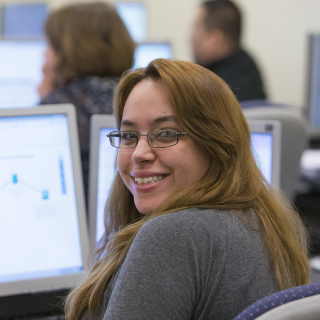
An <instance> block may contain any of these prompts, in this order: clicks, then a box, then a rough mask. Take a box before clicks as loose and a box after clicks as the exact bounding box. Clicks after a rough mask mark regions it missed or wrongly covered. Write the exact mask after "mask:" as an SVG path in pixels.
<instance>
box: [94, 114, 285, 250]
mask: <svg viewBox="0 0 320 320" xmlns="http://www.w3.org/2000/svg"><path fill="white" fill-rule="evenodd" d="M248 122H249V127H250V131H251V140H252V151H253V155H254V157H255V159H256V161H257V164H258V167H259V169H260V170H261V172H262V174H263V175H264V177H265V178H266V180H267V181H268V183H270V184H272V185H273V186H275V187H278V186H279V185H280V158H281V156H280V154H281V123H280V122H278V121H269V120H268V121H266V120H249V121H248ZM114 130H117V129H116V121H115V118H114V116H112V115H93V116H92V117H91V133H90V180H89V234H90V241H91V245H92V246H94V245H95V244H96V242H97V241H99V240H100V238H101V236H102V235H103V232H104V223H103V219H104V209H105V204H106V201H107V198H108V195H109V192H110V187H111V184H112V182H113V179H114V176H115V160H116V155H117V149H116V148H114V147H112V146H111V145H110V142H109V139H108V137H107V134H109V133H110V132H111V131H114Z"/></svg>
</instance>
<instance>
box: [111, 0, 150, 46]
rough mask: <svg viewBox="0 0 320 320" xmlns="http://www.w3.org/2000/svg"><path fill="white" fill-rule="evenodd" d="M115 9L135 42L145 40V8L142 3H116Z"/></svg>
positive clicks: (146, 31) (146, 32) (146, 33)
mask: <svg viewBox="0 0 320 320" xmlns="http://www.w3.org/2000/svg"><path fill="white" fill-rule="evenodd" d="M115 8H116V10H117V12H118V14H119V16H120V17H121V19H122V21H123V22H124V24H125V25H126V27H127V29H128V31H129V33H130V35H131V37H132V39H133V40H134V41H135V42H143V41H146V40H147V35H148V23H147V7H146V5H145V3H143V2H117V3H116V4H115Z"/></svg>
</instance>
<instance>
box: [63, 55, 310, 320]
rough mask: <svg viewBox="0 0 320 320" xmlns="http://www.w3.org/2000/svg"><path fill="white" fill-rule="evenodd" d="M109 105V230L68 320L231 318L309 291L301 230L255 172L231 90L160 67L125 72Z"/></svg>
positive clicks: (70, 304) (188, 68)
mask: <svg viewBox="0 0 320 320" xmlns="http://www.w3.org/2000/svg"><path fill="white" fill-rule="evenodd" d="M114 107H115V114H116V117H117V124H118V129H119V130H121V132H113V133H111V134H110V142H111V144H112V145H113V146H115V147H118V148H119V149H118V157H117V167H118V174H117V176H116V178H115V181H114V184H113V190H112V194H111V195H110V197H109V199H108V203H107V207H106V217H105V230H106V232H105V236H104V237H103V239H102V246H101V247H100V250H99V251H98V260H97V262H96V264H95V266H94V267H93V269H92V270H91V272H90V274H89V276H88V278H87V280H86V281H85V282H84V283H83V284H82V285H80V286H79V287H78V288H76V289H75V290H74V291H73V292H71V294H70V295H69V296H68V298H67V302H66V317H67V319H78V318H79V317H80V318H82V319H91V318H92V319H112V320H114V319H116V320H117V319H157V320H158V319H219V320H221V319H232V318H233V317H234V316H236V315H237V314H238V313H239V312H241V311H242V310H243V309H245V308H246V307H247V306H249V305H250V304H251V303H253V302H255V301H257V300H258V299H260V298H262V297H264V296H266V295H269V294H271V293H273V292H276V291H278V290H281V289H284V288H288V287H292V286H296V285H301V284H305V283H307V282H308V279H309V266H308V260H307V249H306V244H307V242H306V235H305V231H304V228H303V226H302V223H301V221H300V219H299V217H298V215H297V214H296V212H294V211H293V210H292V209H291V208H290V207H289V205H288V204H287V203H286V202H285V200H284V199H282V198H281V196H280V195H279V194H277V193H276V192H275V191H274V190H273V189H272V187H271V186H269V185H268V184H267V182H266V181H265V179H264V178H263V177H262V175H261V173H260V171H259V170H258V168H257V166H256V164H255V161H254V159H253V157H252V153H251V147H250V132H249V129H248V125H247V122H246V120H245V118H244V116H243V113H242V111H241V108H240V106H239V104H238V102H237V100H236V98H235V97H234V95H233V93H232V91H231V90H230V89H229V87H228V86H227V85H226V83H225V82H224V81H222V80H221V79H220V78H219V77H218V76H216V75H215V74H213V73H212V72H210V71H208V70H206V69H205V68H203V67H201V66H199V65H196V64H193V63H190V62H182V61H175V62H173V61H169V60H164V59H157V60H154V61H153V62H151V63H150V64H149V65H148V67H147V68H145V69H137V70H132V71H130V72H127V73H126V75H125V76H124V77H123V78H122V80H121V81H120V84H119V87H118V89H117V93H116V95H115V103H114Z"/></svg>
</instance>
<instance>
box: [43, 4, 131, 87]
mask: <svg viewBox="0 0 320 320" xmlns="http://www.w3.org/2000/svg"><path fill="white" fill-rule="evenodd" d="M45 32H46V36H47V38H48V42H49V44H50V45H51V47H52V48H53V50H54V52H55V53H56V54H57V57H58V63H57V66H55V70H54V76H55V82H56V85H57V86H58V87H60V86H63V85H65V84H67V83H68V82H70V81H71V80H73V79H75V78H79V77H83V76H88V75H95V76H99V77H120V76H121V75H122V73H123V72H124V71H125V70H127V69H129V68H131V66H132V63H133V55H134V50H135V43H134V41H133V40H132V39H131V37H130V34H129V32H128V30H127V29H126V27H125V25H124V23H123V22H122V20H121V18H120V16H119V15H118V13H117V12H116V10H115V8H114V7H113V6H112V5H110V4H107V3H104V2H92V3H85V4H71V5H68V6H65V7H62V8H60V9H58V10H56V11H54V12H53V13H51V14H50V16H49V17H48V19H47V21H46V24H45Z"/></svg>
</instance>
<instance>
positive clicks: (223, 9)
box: [202, 0, 242, 48]
mask: <svg viewBox="0 0 320 320" xmlns="http://www.w3.org/2000/svg"><path fill="white" fill-rule="evenodd" d="M202 5H203V6H204V8H205V9H206V14H205V17H204V20H203V24H204V27H205V28H206V30H211V29H219V30H221V31H222V32H223V33H224V34H225V35H226V37H227V38H228V39H229V41H230V43H232V44H233V45H234V46H235V47H236V48H238V47H239V45H240V36H241V23H242V16H241V12H240V9H239V8H238V7H237V6H236V5H235V4H234V3H233V2H231V1H229V0H211V1H204V2H203V3H202Z"/></svg>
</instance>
